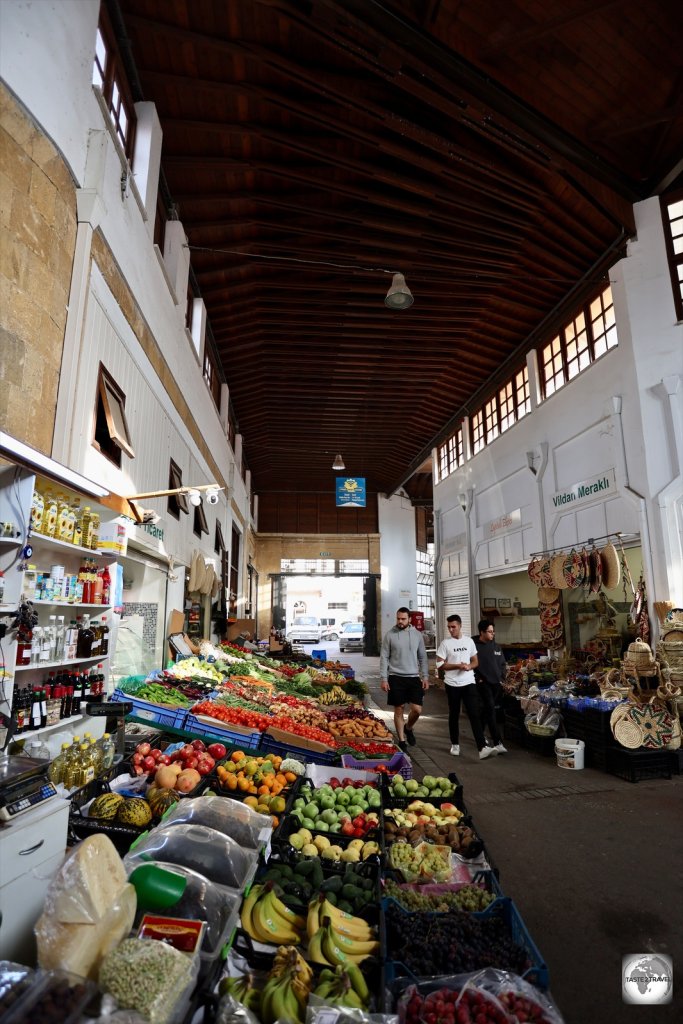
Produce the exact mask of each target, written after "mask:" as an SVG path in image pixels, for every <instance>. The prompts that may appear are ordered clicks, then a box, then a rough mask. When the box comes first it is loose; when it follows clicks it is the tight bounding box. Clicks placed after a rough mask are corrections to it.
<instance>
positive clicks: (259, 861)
mask: <svg viewBox="0 0 683 1024" xmlns="http://www.w3.org/2000/svg"><path fill="white" fill-rule="evenodd" d="M201 647H202V650H201V651H200V654H199V655H197V656H191V657H188V658H184V659H182V660H180V661H178V662H177V663H176V664H174V665H171V666H169V668H168V670H166V671H165V672H163V673H153V674H151V675H150V676H148V677H145V678H140V679H136V678H131V679H124V680H120V681H119V683H120V687H119V692H117V693H116V694H114V695H113V697H114V699H113V700H112V701H111V703H110V704H109V705H108V706H107V707H108V708H111V710H112V713H115V712H116V707H117V704H120V703H121V702H123V701H125V702H127V703H126V705H125V706H126V709H127V710H128V709H130V712H131V713H130V715H129V716H128V718H127V722H126V734H125V751H124V756H123V757H122V758H121V759H118V758H114V759H113V760H112V761H111V762H110V763H107V762H106V759H105V758H104V757H102V758H98V757H93V758H92V765H93V774H92V776H90V777H89V778H88V779H87V781H86V782H85V784H82V785H78V786H75V787H73V786H72V785H71V783H72V782H73V780H74V778H77V779H78V781H79V782H82V781H83V777H82V775H78V776H74V775H73V773H71V774H70V772H72V769H71V768H70V760H71V759H76V758H78V757H80V756H81V754H82V752H81V751H80V750H78V751H71V752H70V751H68V750H67V751H65V752H64V758H63V760H62V762H61V763H57V764H56V766H55V762H54V761H53V762H52V764H51V765H50V768H51V769H52V776H53V778H54V780H55V782H54V786H55V788H56V789H57V791H58V793H57V795H56V796H55V797H54V799H55V800H59V801H60V802H61V803H63V804H65V805H66V806H68V828H69V838H68V842H69V846H70V849H69V851H68V853H67V856H66V859H62V858H61V857H60V864H59V866H58V867H57V868H56V870H53V872H52V873H51V877H50V880H49V884H48V887H47V891H46V893H45V894H44V899H43V901H42V904H41V906H40V908H35V919H34V921H33V922H32V924H31V933H32V934H33V935H35V941H36V947H35V953H34V955H33V957H32V958H31V957H25V958H24V960H23V963H15V964H8V965H3V969H2V976H1V977H0V1000H3V1001H4V1002H3V1003H2V1006H3V1008H5V1007H7V1008H8V1009H9V1016H8V1018H7V1019H8V1021H10V1022H16V1024H20V1022H28V1021H29V1020H33V1019H35V1015H36V1014H37V1013H38V1012H40V1013H43V1014H44V1019H47V1020H50V1019H57V1018H52V1017H50V1012H51V1011H50V1006H54V1005H56V1001H57V1000H60V1005H62V1006H67V1007H68V1010H69V1016H68V1020H69V1021H71V1020H72V1019H73V1020H74V1021H76V1020H78V1019H79V1015H80V1014H81V1013H84V1014H87V1015H89V1016H86V1017H85V1019H92V1020H100V1021H102V1024H104V1022H105V1021H107V1022H109V1021H111V1022H112V1024H113V1022H114V1021H115V1020H116V1019H117V1018H116V1016H111V1014H112V1012H114V1009H115V1008H116V1007H118V1009H119V1010H120V1011H123V1010H124V1009H130V1010H133V1011H135V1012H136V1013H137V1014H138V1015H139V1017H136V1018H128V1017H127V1018H125V1019H126V1020H127V1021H128V1020H132V1019H135V1020H142V1021H148V1022H150V1024H166V1022H168V1024H181V1022H188V1024H189V1022H190V1021H196V1022H199V1021H205V1022H207V1024H208V1022H215V1024H221V1022H223V1024H225V1022H228V1021H232V1020H237V1019H239V1020H241V1021H242V1022H243V1024H244V1022H246V1024H274V1022H275V1021H276V1020H283V1021H284V1020H289V1021H292V1022H294V1024H296V1022H301V1021H304V1020H309V1021H316V1020H317V1019H318V1017H320V1022H321V1024H322V1022H323V1021H324V1020H325V1019H326V1018H325V1017H324V1013H325V1011H326V1010H327V1011H328V1012H329V1010H330V1007H334V1008H337V1009H338V1010H339V1008H341V1012H343V1010H344V1008H348V1009H349V1010H350V1011H351V1010H352V1011H354V1012H355V1014H356V1019H357V1020H367V1019H369V1015H370V1014H371V1013H372V1014H379V1015H386V1014H395V1013H398V1014H399V1016H400V1019H401V1020H408V1019H418V1018H419V1017H420V1012H421V1011H420V1012H418V1010H419V1007H421V1006H422V1003H423V1002H424V1003H426V1004H428V1005H429V1006H431V1005H432V1003H433V1002H434V998H435V997H434V994H433V992H432V991H431V985H430V984H429V983H428V981H427V979H428V978H430V977H431V976H432V975H434V974H443V975H445V977H443V978H442V979H441V986H440V991H441V996H440V998H439V1006H440V1007H441V1008H442V1009H441V1010H439V1011H438V1012H437V1014H436V1016H435V1022H436V1021H440V1020H442V1019H443V1020H444V1021H445V1020H447V1019H449V1018H448V1013H449V1012H450V1011H447V1007H448V1006H453V1005H454V1004H456V1003H457V1005H458V1006H460V1007H463V1008H464V1007H466V1006H468V1007H470V1008H471V1007H474V1006H475V1005H476V1006H478V1007H479V1012H480V1014H484V1015H485V1016H483V1017H482V1019H486V1020H491V1021H493V1020H497V1021H505V1022H507V1024H512V1022H514V1021H516V1020H524V1019H528V1018H527V1017H525V1016H524V1014H525V1013H526V1014H527V1015H528V1014H529V1013H530V1012H532V1009H533V1008H534V1007H535V1009H534V1010H533V1012H534V1013H536V1016H535V1017H534V1019H538V1020H541V1021H546V1022H548V1024H554V1022H561V1016H560V1014H559V1011H558V1010H557V1008H556V1007H555V1006H554V1004H553V1001H552V998H551V996H550V995H549V992H548V986H549V977H548V970H547V966H546V964H545V963H544V961H543V958H542V956H541V954H540V952H539V950H538V948H537V947H536V945H535V943H534V942H533V940H532V939H531V937H530V935H529V933H528V930H527V929H526V927H525V925H524V922H523V921H522V919H521V917H520V915H519V912H518V910H517V908H516V906H515V905H514V903H513V902H512V901H511V900H510V899H509V898H507V897H505V896H504V895H503V889H502V887H501V882H500V877H499V871H498V868H497V867H496V865H495V864H494V862H493V860H492V856H491V852H490V851H489V850H488V848H487V846H486V843H485V841H484V839H483V837H482V836H481V834H480V832H479V830H478V828H477V826H476V823H475V820H474V818H473V816H472V808H469V807H467V806H466V803H465V794H464V793H463V787H462V785H461V784H460V783H459V781H458V779H457V778H456V777H455V776H454V775H451V776H450V777H431V776H425V777H424V778H423V779H421V780H418V779H414V778H413V777H412V764H411V761H410V759H409V758H407V757H406V756H405V755H404V754H403V753H402V752H401V751H400V750H398V749H397V748H396V747H395V746H394V744H393V743H392V742H391V738H390V736H389V735H388V733H386V730H385V729H384V726H383V725H382V723H381V721H380V720H379V719H378V718H376V717H375V716H374V715H373V714H372V713H371V711H370V710H369V709H368V708H366V707H365V705H364V702H363V699H362V698H363V696H364V687H363V685H362V684H361V683H359V681H357V680H355V679H353V678H348V676H349V675H350V673H349V672H348V670H347V671H346V674H344V666H342V665H339V664H315V663H313V662H312V661H311V659H306V660H305V662H304V663H299V664H291V665H287V664H286V663H280V662H277V663H273V662H272V661H271V660H270V659H269V658H268V657H266V656H263V655H260V654H255V653H253V652H246V651H244V650H240V649H238V648H236V647H234V646H231V645H227V644H226V645H221V646H220V647H214V646H213V645H209V644H206V643H203V644H202V645H201ZM103 745H104V744H103V743H102V744H100V746H103ZM108 750H109V748H107V751H108ZM67 755H69V756H67ZM350 765H353V767H350ZM425 929H429V930H430V933H431V931H433V930H434V929H437V930H438V932H439V934H440V935H441V936H442V939H443V942H441V941H440V942H439V943H437V944H436V945H435V944H434V943H429V944H422V945H421V944H419V943H415V942H414V941H412V939H414V937H415V935H419V934H421V933H422V932H423V931H424V930H425ZM408 935H410V936H411V942H410V943H407V942H406V937H407V936H408ZM439 950H441V952H440V953H439V952H438V951H439ZM439 955H440V956H441V957H442V960H439V961H438V962H437V959H435V958H437V957H438V956H439ZM34 972H36V973H34ZM468 1012H469V1011H468ZM59 1019H60V1020H64V1017H63V1016H62V1017H61V1018H59ZM122 1019H123V1018H122ZM373 1019H374V1020H376V1019H377V1017H374V1018H373Z"/></svg>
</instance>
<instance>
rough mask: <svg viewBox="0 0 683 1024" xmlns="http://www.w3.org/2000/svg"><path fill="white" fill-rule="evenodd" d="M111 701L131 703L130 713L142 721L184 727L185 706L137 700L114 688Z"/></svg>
mask: <svg viewBox="0 0 683 1024" xmlns="http://www.w3.org/2000/svg"><path fill="white" fill-rule="evenodd" d="M109 701H110V702H112V703H118V702H120V701H127V702H128V703H130V704H132V705H133V710H132V711H131V715H133V716H134V717H135V718H138V719H142V721H144V722H155V723H156V724H157V725H167V726H169V728H171V729H184V728H185V722H186V719H187V717H188V713H187V708H169V707H165V706H164V705H163V704H152V703H150V702H149V701H147V700H139V699H138V698H137V697H132V696H130V695H129V694H127V693H124V692H123V690H118V689H117V690H114V692H113V693H112V695H111V696H110V698H109Z"/></svg>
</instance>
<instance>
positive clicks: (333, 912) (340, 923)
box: [318, 899, 374, 942]
mask: <svg viewBox="0 0 683 1024" xmlns="http://www.w3.org/2000/svg"><path fill="white" fill-rule="evenodd" d="M323 917H329V919H330V921H331V922H332V924H333V925H334V927H335V928H336V929H337V931H338V932H339V933H340V935H348V936H349V937H350V938H353V939H358V940H359V941H361V942H362V941H363V940H368V939H372V938H373V937H374V932H373V930H372V928H371V927H370V925H369V924H368V923H367V921H364V920H363V918H362V917H354V916H353V914H347V913H346V911H344V910H340V909H339V907H335V906H334V904H332V903H330V901H329V900H328V899H324V900H322V901H320V903H319V910H318V920H322V918H323Z"/></svg>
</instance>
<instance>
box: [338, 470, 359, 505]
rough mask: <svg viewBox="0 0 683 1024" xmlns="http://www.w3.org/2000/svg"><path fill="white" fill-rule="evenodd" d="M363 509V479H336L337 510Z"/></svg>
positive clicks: (341, 477) (347, 477)
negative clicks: (346, 508) (343, 508)
mask: <svg viewBox="0 0 683 1024" xmlns="http://www.w3.org/2000/svg"><path fill="white" fill-rule="evenodd" d="M342 507H349V508H365V477H364V476H338V477H337V508H342Z"/></svg>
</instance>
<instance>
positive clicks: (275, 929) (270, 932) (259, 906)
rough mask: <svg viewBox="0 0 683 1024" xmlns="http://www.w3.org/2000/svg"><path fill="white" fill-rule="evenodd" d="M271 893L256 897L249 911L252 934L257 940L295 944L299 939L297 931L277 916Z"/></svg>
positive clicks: (278, 943) (279, 943) (277, 943)
mask: <svg viewBox="0 0 683 1024" xmlns="http://www.w3.org/2000/svg"><path fill="white" fill-rule="evenodd" d="M271 897H272V893H271V892H268V893H266V894H265V896H262V897H261V898H260V899H258V900H257V901H256V903H255V905H254V907H253V909H252V912H251V924H252V929H253V932H254V935H253V936H252V937H254V938H256V940H257V941H258V942H267V943H269V944H270V943H275V944H276V945H281V944H283V943H287V944H290V945H296V944H297V943H298V942H300V941H301V936H300V934H299V932H297V931H295V930H294V928H293V927H292V926H291V925H289V924H287V922H286V921H284V920H283V918H281V917H278V915H277V913H276V912H275V911H274V910H273V907H272V899H271Z"/></svg>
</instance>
